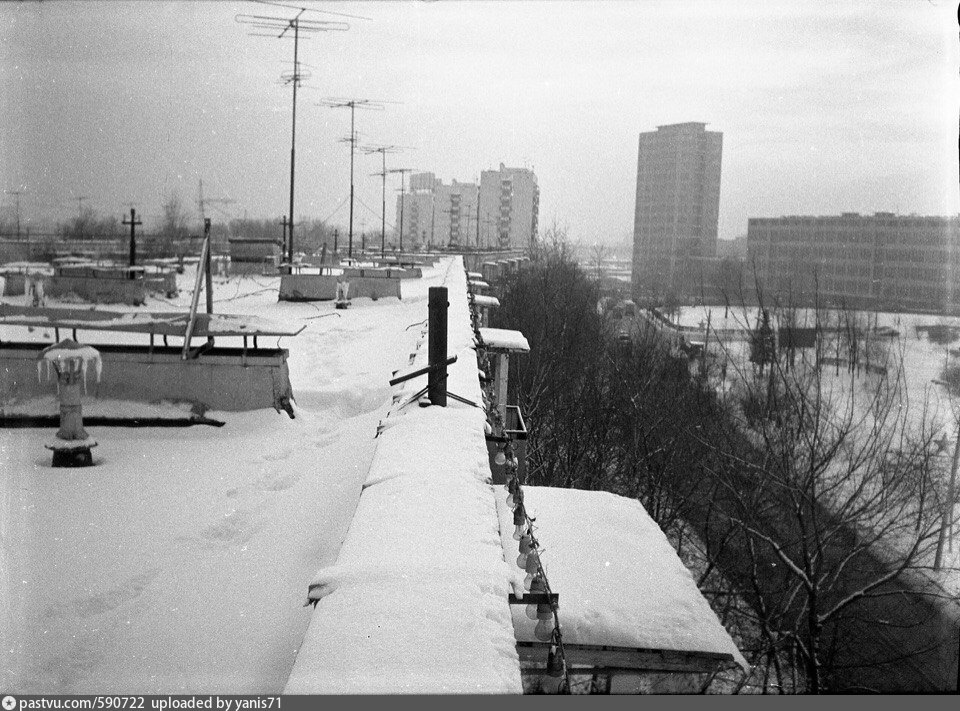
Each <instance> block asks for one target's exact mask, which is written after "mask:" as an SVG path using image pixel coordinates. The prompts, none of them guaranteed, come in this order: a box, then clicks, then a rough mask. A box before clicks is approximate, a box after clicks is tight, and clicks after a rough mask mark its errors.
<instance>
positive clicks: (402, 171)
mask: <svg viewBox="0 0 960 711" xmlns="http://www.w3.org/2000/svg"><path fill="white" fill-rule="evenodd" d="M415 170H416V168H391V169H390V170H388V171H387V172H388V173H400V254H401V256H402V255H403V203H404V202H406V201H405V200H404V199H403V196H404V192H405V191H404V188H403V181H404V179H405V178H406V175H407V173H412V172H413V171H415Z"/></svg>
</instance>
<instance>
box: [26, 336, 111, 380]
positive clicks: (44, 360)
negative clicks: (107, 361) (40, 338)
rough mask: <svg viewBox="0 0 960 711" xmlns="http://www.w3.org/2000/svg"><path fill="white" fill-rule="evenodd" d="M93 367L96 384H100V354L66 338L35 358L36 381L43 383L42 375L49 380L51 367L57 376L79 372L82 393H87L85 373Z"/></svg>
mask: <svg viewBox="0 0 960 711" xmlns="http://www.w3.org/2000/svg"><path fill="white" fill-rule="evenodd" d="M91 364H92V365H93V371H94V375H95V377H96V379H97V382H98V383H99V382H100V376H101V375H102V373H103V360H102V359H101V358H100V352H99V351H98V350H97V349H96V348H93V347H91V346H82V345H80V344H79V343H77V342H76V341H74V340H72V339H70V338H68V339H65V340H63V341H60V343H55V344H53V345H51V346H47V347H46V348H44V349H43V350H42V351H40V354H39V355H38V356H37V380H38V381H39V382H42V381H43V377H44V375H46V378H47V380H50V378H51V367H52V370H53V371H54V373H56V374H57V376H59V374H60V373H62V372H69V371H72V370H79V371H80V377H81V378H82V379H83V391H84V392H86V391H87V371H88V369H89V366H90V365H91ZM59 390H60V382H59V377H58V380H57V391H58V392H59Z"/></svg>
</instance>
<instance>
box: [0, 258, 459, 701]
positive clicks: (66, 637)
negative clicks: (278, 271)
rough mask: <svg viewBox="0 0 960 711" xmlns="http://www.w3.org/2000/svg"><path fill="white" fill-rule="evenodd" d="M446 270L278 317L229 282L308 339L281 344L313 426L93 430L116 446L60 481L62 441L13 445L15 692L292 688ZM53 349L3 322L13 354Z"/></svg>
mask: <svg viewBox="0 0 960 711" xmlns="http://www.w3.org/2000/svg"><path fill="white" fill-rule="evenodd" d="M448 268H449V264H446V263H445V264H443V265H441V266H440V267H438V268H428V269H425V270H424V278H423V279H420V280H407V281H404V283H403V293H404V297H403V300H402V301H398V300H396V299H381V300H379V301H377V302H372V301H370V300H369V299H358V300H355V301H354V302H353V306H352V308H350V309H348V310H345V311H336V310H335V309H334V307H333V303H332V302H319V303H287V302H284V303H278V302H277V288H278V284H279V278H277V277H272V278H271V277H262V276H252V277H234V278H231V279H229V280H224V279H217V280H216V282H217V283H216V285H215V293H216V305H215V309H216V310H217V311H218V312H221V311H222V312H230V313H241V314H256V315H259V316H263V317H266V318H270V319H275V320H278V321H283V322H292V323H294V324H297V325H306V326H307V328H306V330H305V331H304V332H303V333H301V334H300V335H299V336H297V337H296V338H290V339H288V338H285V339H282V341H281V343H280V345H281V346H282V347H285V348H289V349H290V360H289V366H290V380H291V382H292V385H293V392H294V396H295V399H296V405H295V408H296V415H297V416H296V419H293V420H291V419H289V418H288V417H287V415H286V414H277V413H276V412H274V411H273V410H261V411H255V412H245V413H236V412H210V413H208V414H209V415H210V416H211V417H214V418H216V419H219V420H223V421H225V422H226V425H225V426H224V427H221V428H212V427H191V428H184V429H180V428H157V429H124V428H97V427H90V428H88V429H89V431H90V434H91V436H93V437H94V438H95V439H96V440H97V441H98V442H99V446H98V447H97V448H96V449H95V450H94V457H95V462H96V464H97V465H96V466H94V467H91V468H86V469H53V468H51V466H50V452H49V451H48V450H46V449H45V448H44V446H43V444H44V442H45V441H46V440H47V439H49V438H50V437H51V436H52V434H53V432H52V431H47V430H43V429H13V430H10V429H7V430H0V506H2V510H0V538H2V540H0V543H2V548H0V614H2V615H3V618H2V624H0V636H2V639H0V642H2V650H3V663H2V665H0V669H2V672H3V677H2V679H0V687H2V688H4V689H15V690H18V691H20V692H34V693H39V692H46V693H94V692H95V693H116V692H144V693H146V692H152V693H160V692H162V693H188V692H206V693H215V692H232V693H247V692H261V693H268V692H273V693H278V692H280V691H281V690H282V688H283V685H284V683H285V682H286V681H287V678H288V676H289V674H290V670H291V668H292V666H293V662H294V659H295V656H296V653H297V650H298V648H299V646H300V643H301V641H302V639H303V635H304V631H305V630H306V628H307V624H308V622H309V620H310V609H309V608H305V607H304V606H303V603H304V599H305V594H306V590H307V584H308V583H309V581H310V579H311V578H312V577H313V575H314V574H315V572H316V570H317V569H318V567H320V566H322V565H324V564H330V563H332V562H333V561H334V560H335V559H336V556H337V552H338V550H339V548H340V545H341V542H342V540H343V538H344V535H345V533H346V531H347V527H348V526H349V524H350V521H351V519H352V517H353V513H354V510H355V508H356V505H357V501H358V498H359V496H360V490H361V485H362V484H363V482H364V479H365V477H366V476H367V472H368V470H369V465H370V462H371V459H372V457H373V455H374V449H375V444H376V440H375V439H374V434H375V432H376V429H377V423H378V421H379V420H380V419H381V418H382V417H383V416H384V415H385V414H386V412H387V410H388V408H389V406H390V399H391V390H390V387H389V385H388V380H389V379H390V377H391V375H392V372H393V371H395V370H397V369H400V368H403V367H405V366H406V365H407V361H408V354H409V353H410V352H411V350H412V349H413V347H414V345H415V342H416V340H417V338H418V337H419V336H420V335H421V330H420V328H411V325H413V324H417V323H418V322H421V321H423V320H424V319H425V318H426V315H427V302H426V297H427V289H428V287H429V286H433V285H437V284H439V283H440V282H441V281H442V279H443V277H444V273H445V270H446V269H448ZM192 281H193V275H192V274H191V273H190V270H188V273H187V274H186V275H183V276H181V277H180V286H181V288H182V289H183V291H182V292H181V295H180V296H179V297H178V298H177V299H175V300H173V301H172V302H171V301H168V300H165V299H158V298H151V299H149V300H148V303H147V305H146V308H147V309H149V310H152V311H159V310H163V309H164V308H169V309H171V310H174V309H176V310H185V309H187V308H188V307H189V293H188V292H189V289H190V288H191V285H192ZM11 301H14V302H16V300H15V299H11ZM48 305H50V306H54V305H58V304H57V303H56V302H54V301H53V300H48ZM110 308H111V310H123V307H119V308H115V307H113V306H111V307H110ZM45 335H46V338H47V340H48V341H49V339H51V338H52V333H49V332H44V331H43V330H42V329H38V330H35V331H33V332H32V333H28V332H27V331H26V329H23V328H19V329H16V331H14V330H13V329H12V328H9V327H8V328H3V327H0V338H3V339H11V338H14V337H16V338H18V339H25V338H30V339H34V340H38V341H39V340H44V336H45ZM61 335H65V334H61ZM79 335H80V337H81V339H82V340H84V341H87V342H98V341H99V342H119V341H127V342H130V341H132V342H143V341H144V339H146V336H138V335H136V334H90V333H85V332H81V333H80V334H79ZM101 338H102V339H103V340H100V339H101ZM225 340H226V341H227V342H225V343H224V345H231V344H230V343H229V340H228V339H225ZM218 342H219V341H218ZM263 345H267V344H263ZM269 345H273V343H270V344H269ZM38 350H39V348H38ZM53 387H54V386H53V384H52V383H51V389H52V388H53Z"/></svg>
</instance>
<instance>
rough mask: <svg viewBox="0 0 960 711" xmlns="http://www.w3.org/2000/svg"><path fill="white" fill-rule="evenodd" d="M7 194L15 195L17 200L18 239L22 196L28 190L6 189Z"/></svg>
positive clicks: (18, 236) (18, 237)
mask: <svg viewBox="0 0 960 711" xmlns="http://www.w3.org/2000/svg"><path fill="white" fill-rule="evenodd" d="M3 192H5V193H6V194H7V195H13V196H14V197H15V198H16V200H17V239H20V196H21V195H26V194H27V191H26V190H4V191H3Z"/></svg>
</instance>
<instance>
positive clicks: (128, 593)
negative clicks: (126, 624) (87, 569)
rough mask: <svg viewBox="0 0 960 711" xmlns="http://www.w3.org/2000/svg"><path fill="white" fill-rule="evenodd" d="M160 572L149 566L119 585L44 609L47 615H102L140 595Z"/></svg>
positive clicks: (83, 616)
mask: <svg viewBox="0 0 960 711" xmlns="http://www.w3.org/2000/svg"><path fill="white" fill-rule="evenodd" d="M159 574H160V568H151V569H150V570H147V571H144V572H143V573H140V574H139V575H134V576H133V577H130V578H127V579H126V580H125V581H124V582H122V583H121V584H120V585H117V586H116V587H114V588H110V589H109V590H105V591H103V592H101V593H97V594H96V595H90V596H88V597H82V598H76V599H74V600H70V601H68V602H67V603H66V605H63V606H62V607H59V606H54V607H50V608H48V609H47V611H46V613H45V614H46V616H48V617H62V616H64V615H65V614H67V613H68V612H71V611H72V612H73V614H74V615H75V616H77V617H80V618H85V617H93V616H95V615H102V614H104V613H107V612H110V611H112V610H115V609H117V608H118V607H120V605H122V604H123V603H125V602H129V601H131V600H135V599H136V598H138V597H140V595H141V594H142V593H143V591H144V590H145V589H146V588H147V586H148V585H150V583H152V582H153V580H154V578H156V577H157V576H158V575H159Z"/></svg>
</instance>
